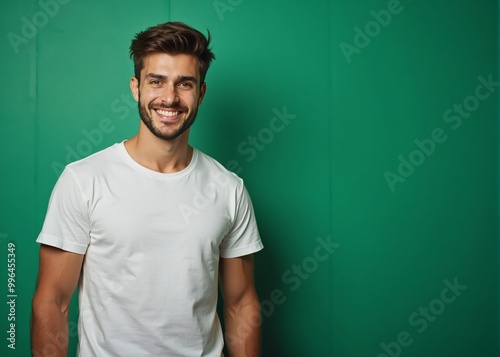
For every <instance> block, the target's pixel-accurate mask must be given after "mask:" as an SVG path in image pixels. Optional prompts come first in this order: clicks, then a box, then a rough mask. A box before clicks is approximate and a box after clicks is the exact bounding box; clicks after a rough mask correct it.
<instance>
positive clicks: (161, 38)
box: [130, 22, 215, 85]
mask: <svg viewBox="0 0 500 357" xmlns="http://www.w3.org/2000/svg"><path fill="white" fill-rule="evenodd" d="M209 46H210V31H208V38H207V37H205V35H203V34H202V33H201V32H200V31H198V30H196V29H194V28H192V27H190V26H188V25H186V24H184V23H182V22H166V23H164V24H159V25H157V26H153V27H150V28H148V29H147V30H145V31H142V32H139V33H138V34H136V35H135V37H134V39H133V40H132V44H131V45H130V58H132V59H133V61H134V74H135V77H136V78H137V80H138V81H140V79H141V78H140V75H141V70H142V68H143V67H144V59H145V58H146V56H147V55H149V54H151V53H155V52H161V53H167V54H169V55H178V54H186V55H192V56H194V57H196V58H198V61H199V64H200V76H201V82H200V85H202V84H203V83H204V82H205V76H206V74H207V71H208V67H209V66H210V62H212V60H213V59H215V55H214V54H213V53H212V51H211V49H210V48H209Z"/></svg>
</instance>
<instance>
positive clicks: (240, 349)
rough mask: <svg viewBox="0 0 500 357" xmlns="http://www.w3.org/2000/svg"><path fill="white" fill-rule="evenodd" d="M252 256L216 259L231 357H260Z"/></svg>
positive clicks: (259, 323)
mask: <svg viewBox="0 0 500 357" xmlns="http://www.w3.org/2000/svg"><path fill="white" fill-rule="evenodd" d="M253 269H254V262H253V256H252V255H246V256H243V257H239V258H230V259H224V258H221V259H220V268H219V272H220V284H221V290H222V296H223V299H224V321H225V325H226V345H227V348H228V351H229V355H230V356H231V357H258V356H260V325H261V316H260V304H259V299H258V297H257V293H256V291H255V285H254V278H253Z"/></svg>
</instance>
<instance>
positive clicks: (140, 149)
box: [125, 129, 193, 174]
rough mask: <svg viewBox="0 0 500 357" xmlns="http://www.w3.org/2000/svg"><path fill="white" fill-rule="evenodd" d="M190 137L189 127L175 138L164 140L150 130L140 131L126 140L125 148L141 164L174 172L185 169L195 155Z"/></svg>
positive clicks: (165, 171)
mask: <svg viewBox="0 0 500 357" xmlns="http://www.w3.org/2000/svg"><path fill="white" fill-rule="evenodd" d="M188 137H189V129H188V130H187V131H186V132H184V133H183V134H182V135H181V136H179V137H178V138H176V139H174V140H163V139H160V138H157V137H156V136H154V135H153V134H152V133H151V132H149V131H148V132H145V131H140V132H139V134H137V135H136V136H134V137H133V138H131V139H130V140H128V141H126V142H125V149H127V152H128V153H129V155H130V156H131V157H132V159H134V161H136V162H137V163H138V164H139V165H142V166H144V167H146V168H148V169H150V170H153V171H157V172H161V173H165V174H168V173H174V172H178V171H181V170H183V169H185V168H186V167H187V166H188V165H189V163H190V162H191V158H192V157H193V148H192V147H191V146H189V145H188Z"/></svg>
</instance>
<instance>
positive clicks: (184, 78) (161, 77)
mask: <svg viewBox="0 0 500 357" xmlns="http://www.w3.org/2000/svg"><path fill="white" fill-rule="evenodd" d="M145 78H146V79H148V78H154V79H159V80H162V81H165V80H166V79H167V78H168V77H167V76H164V75H163V74H157V73H148V74H146V77H145ZM177 81H178V82H193V83H194V84H197V83H198V80H197V79H196V77H194V76H180V77H178V78H177Z"/></svg>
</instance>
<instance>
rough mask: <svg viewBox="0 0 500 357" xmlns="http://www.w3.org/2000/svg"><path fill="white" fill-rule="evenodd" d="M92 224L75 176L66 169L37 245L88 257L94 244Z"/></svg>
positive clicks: (52, 199) (54, 190) (50, 202)
mask: <svg viewBox="0 0 500 357" xmlns="http://www.w3.org/2000/svg"><path fill="white" fill-rule="evenodd" d="M89 227H90V224H89V218H88V213H87V205H86V204H85V201H84V198H83V194H82V191H81V189H80V186H79V185H78V181H77V178H76V175H75V173H74V172H73V171H72V170H71V168H69V167H66V168H65V169H64V171H63V173H62V174H61V176H60V177H59V179H58V180H57V183H56V185H55V186H54V189H53V191H52V194H51V196H50V200H49V206H48V209H47V214H46V216H45V221H44V223H43V227H42V231H41V233H40V235H39V236H38V239H37V240H36V241H37V243H41V244H46V245H50V246H53V247H56V248H60V249H62V250H66V251H69V252H73V253H77V254H85V252H86V251H87V247H88V244H89V242H90V228H89Z"/></svg>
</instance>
